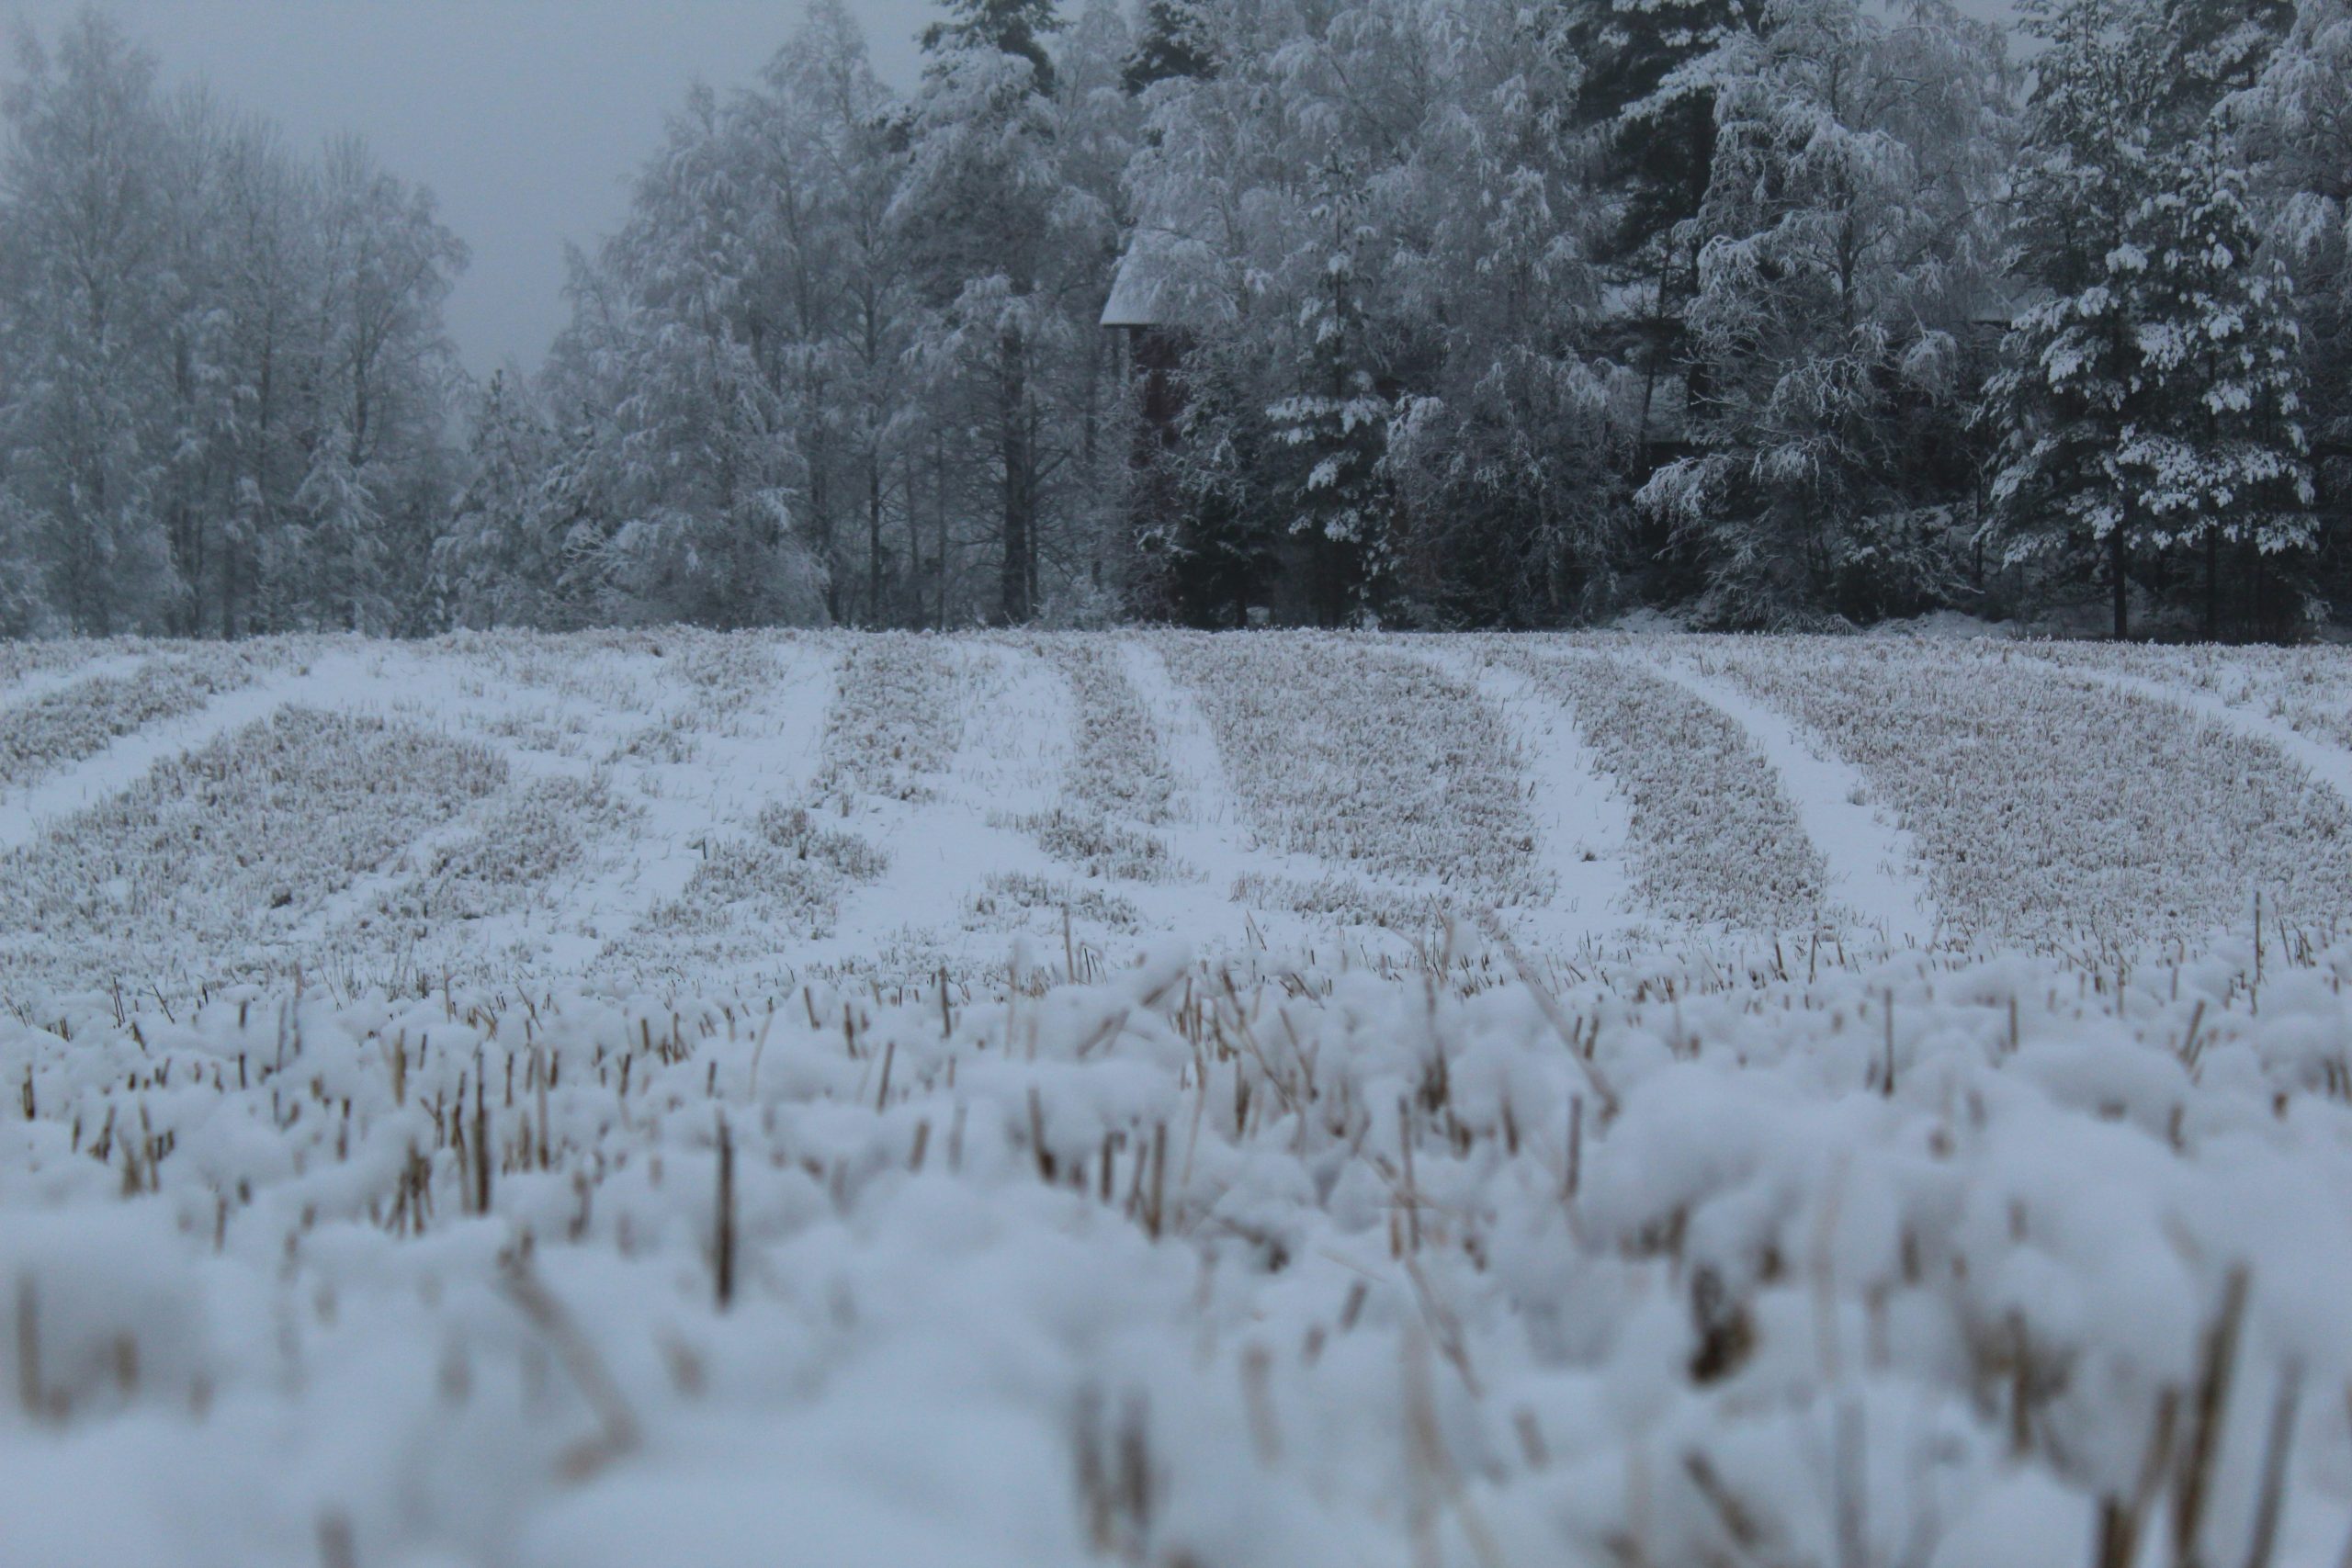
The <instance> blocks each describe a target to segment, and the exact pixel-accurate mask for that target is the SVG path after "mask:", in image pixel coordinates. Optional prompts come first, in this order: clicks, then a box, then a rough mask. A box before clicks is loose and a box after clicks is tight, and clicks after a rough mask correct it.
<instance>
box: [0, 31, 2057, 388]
mask: <svg viewBox="0 0 2352 1568" xmlns="http://www.w3.org/2000/svg"><path fill="white" fill-rule="evenodd" d="M84 3H85V0H16V4H14V5H13V6H6V5H0V16H8V17H11V18H12V29H11V30H12V31H13V22H15V21H22V22H26V23H29V24H30V25H31V26H32V27H33V28H35V29H37V30H38V31H39V32H40V33H41V34H42V36H44V37H54V36H55V35H56V33H57V31H58V30H59V28H62V26H63V25H64V24H65V22H66V21H67V20H69V19H70V18H71V17H73V16H74V13H75V12H76V11H77V10H80V9H82V8H83V5H84ZM96 8H97V9H98V10H100V11H103V12H105V13H106V14H107V15H108V16H111V17H115V18H116V19H117V20H118V21H119V22H120V23H121V24H122V25H123V26H124V27H125V28H128V29H129V30H130V33H131V34H132V36H134V37H136V38H137V39H139V40H140V41H141V43H143V44H145V45H146V46H148V47H149V48H151V49H153V51H155V53H156V55H157V57H158V59H159V60H160V61H161V62H162V66H163V73H164V80H165V81H166V82H169V83H174V84H177V83H182V82H187V81H194V80H202V81H205V82H209V84H210V85H212V87H213V88H214V89H215V90H216V91H217V92H218V93H219V94H220V96H221V97H222V98H223V99H225V100H226V101H227V102H229V103H231V104H233V105H235V106H237V107H241V108H244V109H250V110H254V111H255V112H259V113H263V114H266V115H268V116H270V117H271V118H274V119H276V120H277V122H278V123H279V124H280V125H282V126H283V127H284V128H285V130H286V132H287V135H288V139H289V141H291V142H292V143H294V144H295V145H297V146H306V145H312V144H315V143H317V142H319V141H322V140H324V139H325V138H327V137H329V136H333V135H334V134H336V133H337V132H340V131H346V130H349V131H356V132H358V133H359V134H360V135H362V136H365V137H366V138H367V139H368V143H369V144H370V145H371V146H372V147H374V148H375V150H376V152H377V154H378V155H379V157H381V158H382V159H383V161H384V163H385V165H386V166H387V167H389V168H394V169H398V170H400V171H401V173H403V174H404V175H407V176H408V177H409V178H411V179H414V180H418V181H421V182H423V183H424V185H425V186H429V187H430V188H431V189H432V190H433V192H434V194H435V195H436V196H438V197H440V199H441V215H442V219H443V220H444V221H445V222H447V224H448V225H449V227H450V228H451V229H453V230H455V231H457V233H458V236H459V237H460V238H462V239H463V240H464V241H465V242H466V244H467V247H468V248H469V250H470V251H471V253H472V259H471V262H470V264H469V265H468V266H467V268H466V270H465V273H464V274H463V275H462V276H460V277H459V278H458V283H457V287H456V288H455V289H454V290H453V291H452V293H451V294H450V297H449V305H448V324H449V333H450V335H451V337H452V338H454V339H455V340H456V342H457V344H458V351H459V353H461V354H462V355H464V357H465V362H466V367H467V368H468V369H469V370H471V371H473V372H474V373H475V374H476V375H488V374H489V373H490V372H491V371H492V369H494V368H496V367H498V366H499V365H500V364H502V363H503V362H504V361H505V360H507V359H509V358H512V359H514V360H515V361H516V362H518V363H519V364H520V365H522V366H523V367H525V368H526V369H536V368H537V366H538V365H539V363H540V361H541V360H542V359H543V358H545V357H546V355H547V349H548V343H549V342H550V341H551V340H552V339H553V338H554V336H555V334H556V333H557V331H558V330H560V328H561V327H562V325H563V323H564V321H565V320H566V319H567V316H568V313H569V312H568V310H567V309H566V307H565V305H564V302H563V299H562V288H563V246H564V243H566V242H567V241H568V242H571V243H574V244H580V245H594V243H595V242H596V240H597V239H598V237H599V236H601V235H603V234H605V233H607V232H609V231H611V230H613V229H614V228H615V227H616V226H617V225H618V223H619V222H620V220H621V218H622V216H623V215H624V214H625V213H626V212H627V211H628V183H629V181H630V179H631V178H633V177H634V176H635V175H636V174H637V171H638V168H639V164H642V163H643V161H644V159H645V158H646V156H647V155H648V154H649V153H650V152H652V151H653V148H654V146H655V144H656V142H657V141H659V140H660V138H661V134H662V117H663V116H665V115H668V114H673V113H674V112H676V110H677V107H678V106H679V104H680V102H681V101H682V100H683V98H684V93H685V89H686V86H687V85H688V84H689V83H692V82H695V81H697V80H699V81H704V82H707V83H709V84H710V85H712V86H714V87H717V88H719V89H721V90H722V91H723V90H725V89H727V88H730V87H739V86H744V85H749V84H750V83H751V82H752V80H753V78H755V77H756V76H757V75H758V73H759V71H760V68H761V66H763V65H764V64H765V63H766V62H767V61H768V58H769V57H770V56H771V55H773V54H774V53H775V51H776V50H778V49H779V48H781V47H783V45H784V42H785V40H786V38H788V37H789V36H790V34H791V31H792V29H793V28H794V27H795V26H797V24H798V22H799V20H800V17H801V15H802V13H803V10H804V6H802V5H801V4H800V3H799V0H689V3H688V4H685V5H680V6H650V5H646V4H643V3H642V0H204V3H203V4H201V5H196V4H191V3H189V0H107V3H105V4H101V5H99V6H97V7H96ZM1961 8H1962V10H1963V11H1966V12H1969V13H1970V14H1972V15H1974V16H1980V17H1994V18H2001V19H2006V18H2007V16H2008V14H2009V8H2010V7H2009V0H1963V4H1962V6H1961ZM850 9H851V10H852V11H853V12H854V13H855V15H856V17H857V18H858V20H859V21H861V22H863V23H864V24H865V33H866V39H867V44H868V47H869V48H870V49H871V50H872V51H873V59H874V67H875V70H876V73H879V74H880V76H881V77H882V79H883V80H884V81H885V82H887V83H888V84H889V85H891V86H892V87H895V88H897V89H899V91H901V92H903V91H905V90H907V89H908V88H909V87H910V86H912V85H913V84H914V81H915V78H916V76H917V75H918V74H919V73H920V72H921V69H922V65H921V51H919V50H918V49H917V48H916V45H915V35H916V34H917V33H918V32H920V31H921V30H922V28H923V26H924V24H925V23H927V22H929V21H931V20H933V19H934V18H935V17H937V15H938V14H939V8H938V6H936V5H935V4H933V0H855V3H854V4H853V5H852V6H851V7H850Z"/></svg>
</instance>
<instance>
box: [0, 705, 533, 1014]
mask: <svg viewBox="0 0 2352 1568" xmlns="http://www.w3.org/2000/svg"><path fill="white" fill-rule="evenodd" d="M506 776H507V770H506V764H505V762H504V761H503V760H502V759H501V758H500V757H499V756H497V755H496V754H495V753H494V752H492V751H490V750H486V749H484V748H483V747H481V746H479V745H476V744H472V743H470V742H465V741H458V740H452V739H447V738H445V737H442V736H439V735H434V734H430V733H428V732H426V731H424V730H422V729H419V728H414V727H412V726H409V725H405V724H388V723H386V722H385V721H383V720H381V719H376V718H368V717H360V716H350V715H345V714H336V713H327V712H320V711H317V710H313V709H308V708H296V707H288V708H284V709H281V710H280V711H279V712H278V713H277V715H276V716H273V717H271V718H269V719H267V720H266V721H264V722H261V723H258V724H254V725H250V726H247V727H246V728H242V729H238V730H234V731H232V732H231V733H229V734H227V735H223V736H221V737H220V739H216V740H213V741H211V742H209V744H207V745H204V746H201V747H199V748H198V749H197V750H192V751H189V752H187V753H185V754H184V755H181V756H179V757H175V758H173V759H170V760H169V761H164V762H163V763H160V764H158V765H157V766H156V767H155V768H154V769H153V771H152V772H151V773H148V774H147V775H146V776H145V777H144V778H142V779H141V780H140V781H139V782H138V783H136V784H132V785H131V786H130V788H128V789H126V790H124V791H123V792H122V793H120V794H119V795H115V796H113V797H112V798H111V799H108V800H105V801H103V802H101V803H99V804H97V805H95V806H91V807H87V808H85V809H84V810H82V811H78V812H76V813H74V815H73V816H71V817H68V818H65V819H64V820H62V821H61V822H59V823H57V824H56V825H55V826H53V827H51V828H50V829H48V830H47V831H45V832H43V833H42V834H41V835H40V838H38V839H37V840H34V841H33V842H31V843H29V844H28V845H26V846H25V847H24V848H22V849H19V850H16V851H13V852H10V853H8V854H7V855H6V857H5V858H0V976H5V979H0V990H4V991H5V993H6V996H7V997H8V998H10V999H11V1000H14V1001H19V1002H21V1001H22V1000H23V999H24V998H27V997H28V996H31V995H34V994H37V993H40V992H42V991H47V990H67V991H72V990H84V989H103V988H106V987H110V986H112V985H115V984H118V983H119V984H122V985H126V986H130V987H133V988H137V989H140V990H141V991H147V990H149V989H151V988H155V987H161V986H162V985H164V984H165V983H168V984H169V985H170V986H171V987H173V988H174V989H176V990H191V989H196V988H198V987H218V986H219V985H220V984H221V983H223V982H226V981H230V980H235V979H245V978H257V977H261V976H271V975H276V974H278V973H280V972H282V971H283V970H284V969H286V968H288V967H291V966H293V965H295V964H299V963H300V959H301V956H302V954H301V953H300V950H299V949H298V948H297V947H296V945H295V944H294V942H292V940H291V939H292V937H293V936H294V934H295V931H296V927H297V925H298V923H299V922H300V921H301V920H303V919H305V918H307V917H309V916H310V915H311V914H313V913H314V912H316V911H317V909H318V908H320V906H321V904H322V901H323V900H324V899H326V898H327V897H330V896H331V895H334V894H335V893H337V892H340V891H342V890H343V889H345V888H346V887H348V886H351V885H352V884H353V883H354V882H355V881H356V879H358V878H360V877H362V876H366V875H368V874H370V873H372V872H374V871H375V870H376V868H377V867H378V866H379V865H381V864H383V863H385V862H386V861H388V860H389V859H390V858H391V856H392V855H393V854H394V853H395V852H398V851H400V850H401V849H403V848H405V847H406V846H407V845H408V844H410V843H411V842H412V841H413V840H416V839H417V838H418V837H419V836H420V835H422V834H423V833H424V832H425V831H426V830H428V829H433V828H435V827H438V826H439V825H441V824H442V823H444V822H447V821H448V820H449V819H450V818H453V817H455V816H456V815H457V814H458V812H460V811H462V810H463V809H465V807H467V806H468V805H469V803H471V802H473V801H475V800H478V799H481V797H482V796H484V795H490V794H492V793H493V792H495V791H496V790H498V789H499V788H500V787H501V786H502V785H503V784H505V782H506Z"/></svg>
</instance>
